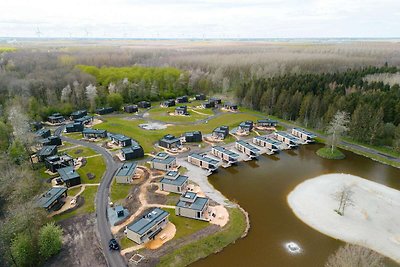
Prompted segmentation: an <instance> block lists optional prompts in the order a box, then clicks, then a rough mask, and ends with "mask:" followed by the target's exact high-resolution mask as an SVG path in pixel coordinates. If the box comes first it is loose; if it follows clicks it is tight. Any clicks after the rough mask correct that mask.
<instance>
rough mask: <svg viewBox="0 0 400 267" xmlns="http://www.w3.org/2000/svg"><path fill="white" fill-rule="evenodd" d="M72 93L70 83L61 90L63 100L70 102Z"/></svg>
mask: <svg viewBox="0 0 400 267" xmlns="http://www.w3.org/2000/svg"><path fill="white" fill-rule="evenodd" d="M71 94H72V89H71V86H70V85H69V84H68V85H67V86H65V87H64V88H63V89H62V90H61V101H62V102H69V100H70V98H71Z"/></svg>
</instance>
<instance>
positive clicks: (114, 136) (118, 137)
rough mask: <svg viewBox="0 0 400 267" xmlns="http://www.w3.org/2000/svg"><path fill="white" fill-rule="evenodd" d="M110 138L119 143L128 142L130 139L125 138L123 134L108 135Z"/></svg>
mask: <svg viewBox="0 0 400 267" xmlns="http://www.w3.org/2000/svg"><path fill="white" fill-rule="evenodd" d="M110 138H113V139H116V140H118V141H120V142H123V141H128V140H130V139H131V138H130V137H128V136H125V135H123V134H110Z"/></svg>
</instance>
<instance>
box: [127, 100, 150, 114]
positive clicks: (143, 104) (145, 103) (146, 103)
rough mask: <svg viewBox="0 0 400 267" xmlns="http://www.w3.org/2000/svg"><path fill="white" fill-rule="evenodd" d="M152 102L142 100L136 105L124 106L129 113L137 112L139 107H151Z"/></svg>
mask: <svg viewBox="0 0 400 267" xmlns="http://www.w3.org/2000/svg"><path fill="white" fill-rule="evenodd" d="M150 107H151V103H150V102H149V101H140V102H139V103H137V104H136V105H127V106H124V111H125V112H127V113H135V112H138V111H139V108H150Z"/></svg>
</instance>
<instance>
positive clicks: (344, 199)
mask: <svg viewBox="0 0 400 267" xmlns="http://www.w3.org/2000/svg"><path fill="white" fill-rule="evenodd" d="M353 194H354V192H353V190H351V187H350V186H348V185H344V186H343V187H342V188H341V189H340V190H339V191H337V192H336V193H335V194H333V197H334V199H335V200H337V201H338V202H339V207H338V208H337V209H335V212H337V214H339V215H340V216H344V210H345V209H346V207H348V206H352V205H354V202H353Z"/></svg>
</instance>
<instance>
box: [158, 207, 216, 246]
mask: <svg viewBox="0 0 400 267" xmlns="http://www.w3.org/2000/svg"><path fill="white" fill-rule="evenodd" d="M175 204H176V203H175ZM165 210H166V211H168V212H169V214H170V215H169V221H170V222H172V223H173V224H174V225H175V227H176V235H175V237H174V239H179V238H181V237H184V236H187V235H191V234H193V233H196V232H197V231H199V230H201V229H203V228H205V227H207V226H209V225H210V223H208V222H204V221H199V220H194V219H189V218H185V217H181V216H176V215H175V210H174V209H165Z"/></svg>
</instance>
